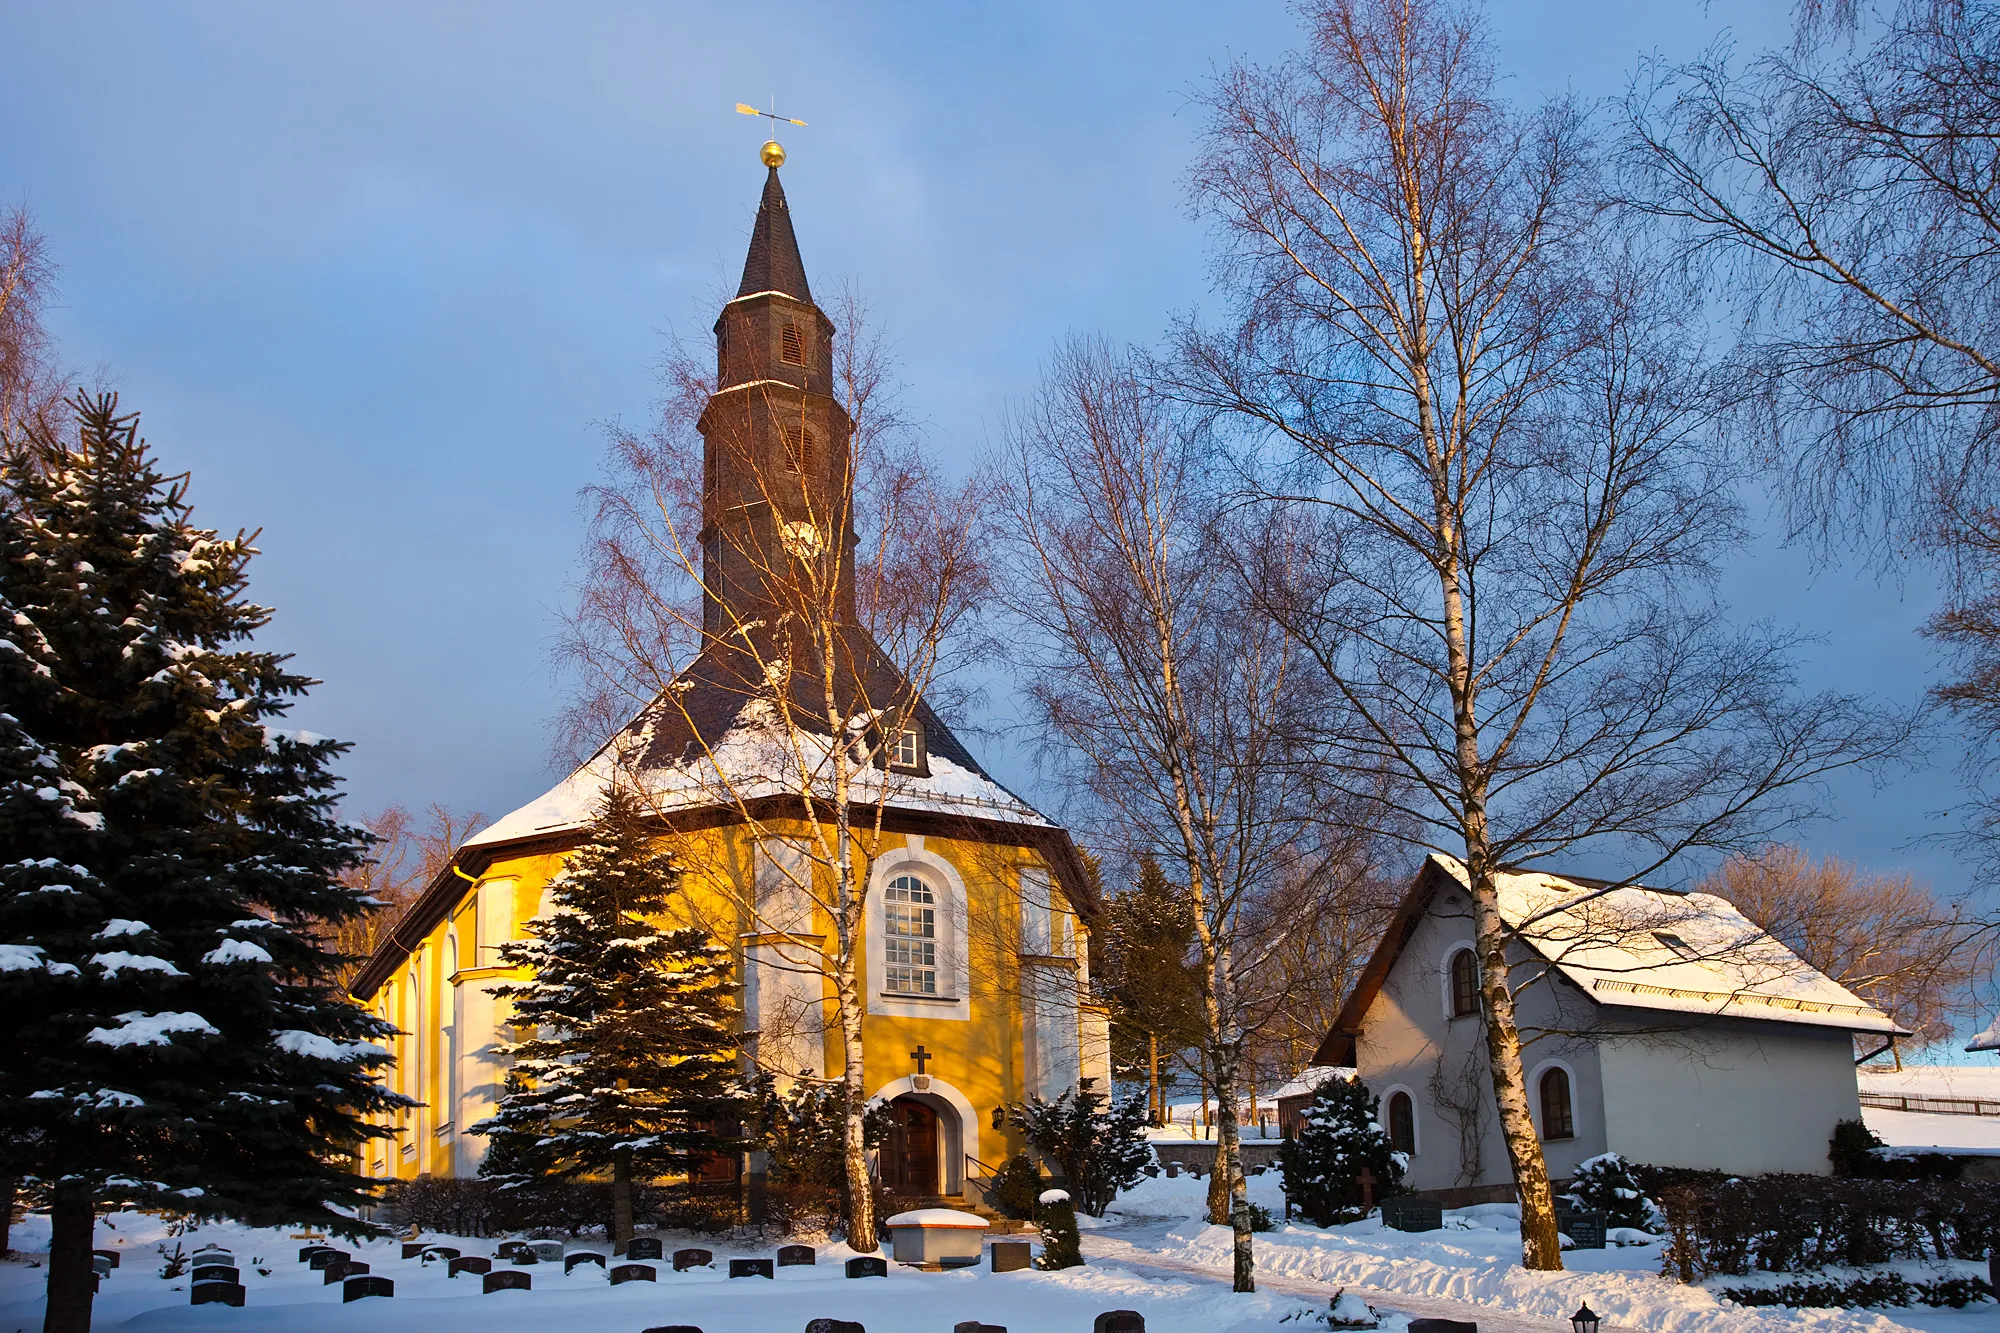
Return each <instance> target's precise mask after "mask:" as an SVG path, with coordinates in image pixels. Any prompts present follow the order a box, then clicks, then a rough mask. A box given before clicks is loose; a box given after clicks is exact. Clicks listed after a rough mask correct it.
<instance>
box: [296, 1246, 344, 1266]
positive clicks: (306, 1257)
mask: <svg viewBox="0 0 2000 1333" xmlns="http://www.w3.org/2000/svg"><path fill="white" fill-rule="evenodd" d="M334 1252H335V1251H334V1248H333V1247H332V1246H331V1245H307V1246H305V1247H304V1248H303V1249H301V1250H300V1251H299V1262H300V1263H302V1264H309V1263H311V1262H312V1259H313V1256H314V1255H315V1254H332V1253H334Z"/></svg>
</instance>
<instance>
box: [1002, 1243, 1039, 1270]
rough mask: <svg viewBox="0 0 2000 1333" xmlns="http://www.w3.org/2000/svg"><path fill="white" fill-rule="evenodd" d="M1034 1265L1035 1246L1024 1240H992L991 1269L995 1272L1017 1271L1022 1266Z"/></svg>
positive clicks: (1022, 1267) (1029, 1266)
mask: <svg viewBox="0 0 2000 1333" xmlns="http://www.w3.org/2000/svg"><path fill="white" fill-rule="evenodd" d="M1034 1266H1035V1247H1034V1246H1032V1245H1030V1244H1029V1243H1028V1242H1027V1241H1025V1240H996V1241H994V1242H993V1271H994V1272H996V1273H1018V1272H1020V1271H1021V1270H1022V1269H1024V1268H1033V1267H1034Z"/></svg>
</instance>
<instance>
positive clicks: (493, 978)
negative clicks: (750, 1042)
mask: <svg viewBox="0 0 2000 1333" xmlns="http://www.w3.org/2000/svg"><path fill="white" fill-rule="evenodd" d="M767 830H768V831H769V832H770V833H771V834H773V835H774V836H777V837H782V836H784V835H785V834H787V833H791V834H794V835H796V834H798V833H801V832H803V829H801V828H794V829H790V830H787V829H783V828H776V827H771V826H767ZM873 847H874V852H875V855H874V857H873V861H872V864H873V865H874V866H875V867H876V873H875V875H874V876H873V877H872V879H871V883H870V884H869V886H868V892H869V898H870V911H869V913H868V923H867V924H866V925H864V928H863V933H862V941H861V951H862V955H863V957H862V960H861V976H862V977H863V978H864V981H865V982H866V983H867V984H868V985H869V986H870V990H869V996H868V1002H867V1003H866V1004H865V1005H864V1018H863V1021H862V1042H863V1048H864V1051H865V1056H864V1058H865V1061H866V1068H867V1076H866V1080H865V1082H866V1086H867V1088H868V1091H869V1094H870V1095H871V1096H875V1095H878V1094H886V1095H888V1096H892V1097H893V1096H895V1095H898V1094H900V1093H905V1092H918V1093H920V1094H921V1095H923V1096H924V1097H926V1098H927V1099H931V1100H932V1103H933V1105H941V1104H943V1103H949V1105H950V1106H951V1108H952V1109H954V1110H955V1111H956V1113H957V1115H956V1119H957V1121H958V1122H959V1126H960V1133H961V1138H960V1140H959V1141H958V1143H956V1144H955V1145H953V1147H955V1149H956V1151H957V1153H958V1155H959V1156H960V1157H961V1158H970V1159H973V1160H972V1161H970V1162H952V1161H949V1160H947V1161H946V1162H945V1163H944V1166H945V1167H946V1170H947V1177H946V1179H947V1187H949V1185H950V1184H956V1183H957V1182H958V1180H959V1178H960V1172H959V1171H958V1170H953V1169H952V1168H953V1167H962V1169H963V1173H964V1174H965V1175H969V1176H974V1177H976V1176H981V1175H985V1174H987V1173H988V1172H989V1171H990V1170H991V1169H994V1168H997V1167H998V1166H999V1165H1000V1164H1001V1163H1002V1162H1004V1161H1005V1160H1006V1158H1007V1157H1008V1156H1010V1155H1011V1154H1013V1153H1015V1152H1017V1151H1019V1150H1020V1148H1021V1146H1022V1145H1021V1141H1020V1138H1019V1135H1018V1134H1017V1132H1016V1131H1014V1130H1013V1129H1012V1127H1011V1126H1006V1125H1004V1123H1003V1125H1002V1126H1000V1127H997V1128H996V1127H995V1125H994V1123H993V1121H994V1118H995V1113H996V1110H997V1109H998V1108H1001V1107H1004V1106H1006V1105H1008V1104H1010V1103H1013V1102H1017V1101H1020V1100H1022V1099H1024V1098H1025V1097H1026V1096H1029V1095H1032V1094H1034V1093H1036V1092H1048V1093H1050V1094H1052V1093H1053V1092H1054V1091H1055V1090H1056V1089H1055V1086H1054V1085H1053V1084H1050V1085H1048V1086H1046V1087H1045V1086H1041V1085H1040V1081H1038V1080H1035V1079H1032V1078H1031V1072H1032V1071H1031V1066H1032V1065H1033V1062H1034V1059H1035V1056H1034V1054H1033V1052H1032V1051H1031V1050H1030V1046H1031V1044H1032V1043H1035V1042H1037V1041H1041V1042H1042V1043H1043V1044H1045V1045H1048V1046H1049V1047H1050V1049H1052V1050H1055V1051H1056V1055H1055V1057H1053V1059H1054V1060H1055V1062H1056V1063H1057V1064H1058V1065H1060V1061H1061V1060H1062V1059H1063V1058H1064V1055H1063V1052H1062V1050H1061V1049H1059V1048H1060V1045H1061V1041H1062V1040H1063V1039H1064V1033H1063V1032H1062V1031H1061V1030H1060V1029H1062V1027H1063V1025H1064V1024H1067V1025H1068V1035H1067V1040H1068V1041H1070V1042H1071V1043H1072V1045H1071V1047H1070V1051H1071V1054H1070V1055H1069V1056H1068V1057H1067V1058H1069V1059H1070V1060H1071V1062H1072V1064H1071V1068H1074V1059H1075V1055H1074V1051H1075V1049H1076V1046H1075V1043H1077V1042H1079V1041H1083V1042H1086V1043H1087V1041H1088V1037H1087V1035H1085V1036H1079V1035H1078V1034H1077V1032H1076V1023H1077V1020H1078V1010H1077V1007H1076V1001H1077V997H1078V996H1080V995H1081V994H1082V993H1083V991H1084V988H1085V985H1086V982H1087V977H1086V976H1085V971H1084V969H1085V967H1086V962H1085V959H1086V957H1087V951H1086V943H1087V940H1086V936H1085V933H1084V931H1083V929H1082V928H1081V924H1080V922H1079V921H1078V920H1077V918H1076V917H1075V915H1074V913H1072V912H1071V911H1069V910H1068V907H1067V904H1065V903H1063V902H1062V900H1061V897H1060V891H1059V890H1054V889H1050V890H1047V891H1044V888H1043V885H1045V884H1048V883H1051V882H1052V881H1053V875H1052V874H1051V873H1050V871H1049V868H1048V867H1047V866H1045V865H1044V864H1043V862H1042V860H1041V858H1040V857H1039V855H1038V854H1037V853H1035V852H1034V851H1033V850H1031V849H1028V848H1023V847H1018V846H1009V845H1006V844H996V843H989V842H983V841H974V840H970V839H958V838H950V837H940V836H928V837H918V836H914V835H913V836H908V837H905V836H902V835H895V834H884V835H881V836H880V837H879V839H877V840H876V841H875V843H874V844H873ZM674 851H675V852H676V854H677V855H678V857H679V858H680V860H681V861H682V863H683V867H684V871H683V873H684V879H683V888H684V894H685V901H686V902H687V903H688V904H689V907H690V912H691V915H692V917H693V918H695V919H696V920H697V921H698V922H699V923H700V924H703V925H705V926H706V927H707V928H708V929H709V930H711V931H712V933H714V935H715V936H716V937H717V938H718V939H720V940H723V941H725V942H727V943H728V945H729V947H730V949H731V953H732V956H733V960H734V962H735V965H736V968H737V977H738V980H739V984H742V983H746V982H749V981H751V977H750V972H751V971H752V970H754V965H753V964H751V959H752V958H753V956H754V955H756V954H758V953H766V954H768V953H769V952H770V951H771V950H772V949H773V948H774V947H780V946H775V945H774V941H781V940H784V939H786V937H785V936H782V935H772V934H770V933H766V932H760V931H759V929H758V927H759V925H760V924H761V925H768V924H770V920H769V917H770V914H771V913H772V912H773V911H774V910H775V909H772V908H769V907H768V906H767V908H766V912H767V916H766V920H765V921H763V922H759V921H758V919H757V917H756V914H755V913H754V912H753V911H752V910H751V908H750V905H749V900H750V899H751V898H752V896H753V891H752V888H751V886H755V885H756V884H757V882H758V881H757V878H756V876H757V866H758V864H759V859H758V856H757V854H756V847H755V844H753V842H752V840H751V839H749V838H748V837H747V836H745V835H744V833H743V832H742V830H740V829H738V828H722V829H716V830H709V831H705V832H697V833H690V834H677V835H675V839H674ZM563 859H564V857H563V856H562V855H561V854H543V855H534V856H523V857H515V858H504V859H501V860H498V861H495V862H494V863H493V864H491V865H490V866H488V867H487V869H486V872H485V874H484V875H482V876H481V877H480V879H479V881H478V884H477V885H476V886H475V885H474V884H473V883H469V882H468V883H467V884H465V886H464V887H465V893H464V896H463V897H462V898H461V900H460V901H459V903H458V905H457V906H456V907H455V908H454V909H453V911H452V912H451V914H450V915H449V917H448V918H447V919H446V920H444V921H443V922H441V923H440V924H439V925H438V926H437V927H435V928H434V929H433V930H432V931H431V932H430V933H429V934H428V935H427V936H426V937H425V938H424V940H423V942H422V943H421V945H419V946H418V947H417V948H416V949H414V950H413V951H412V952H411V954H410V956H409V957H408V958H407V959H406V960H405V961H404V963H403V965H402V966H401V967H399V968H398V969H397V970H396V972H395V973H394V974H393V976H392V977H391V978H390V979H389V980H388V981H387V982H385V983H384V984H383V985H382V986H381V987H380V988H379V989H378V990H377V992H376V993H375V995H374V996H373V997H372V1005H373V1007H374V1009H375V1011H376V1012H377V1013H378V1014H380V1015H381V1016H382V1017H384V1018H386V1019H388V1020H389V1021H391V1022H393V1023H395V1024H396V1025H397V1027H398V1028H399V1029H401V1030H402V1033H403V1035H401V1036H399V1037H397V1038H395V1039H394V1044H393V1053H394V1055H395V1063H394V1066H393V1068H392V1069H391V1070H390V1071H389V1072H388V1074H387V1075H386V1076H385V1077H386V1079H387V1081H388V1082H389V1083H390V1085H391V1086H392V1087H394V1088H396V1089H397V1090H399V1091H402V1092H405V1093H407V1094H409V1095H411V1096H413V1097H416V1098H417V1099H419V1100H420V1101H422V1102H424V1103H425V1105H424V1106H422V1107H420V1108H417V1109H416V1110H413V1111H407V1112H404V1113H402V1114H401V1115H399V1116H397V1117H395V1120H394V1123H395V1124H396V1125H397V1127H398V1128H399V1129H400V1130H401V1131H402V1132H401V1133H400V1134H399V1135H398V1136H397V1138H396V1139H395V1140H393V1141H389V1142H386V1143H378V1144H375V1145H373V1146H371V1148H370V1151H369V1155H368V1158H367V1161H366V1169H367V1170H368V1172H369V1174H371V1175H373V1176H376V1177H378V1178H388V1177H400V1178H411V1177H415V1176H418V1175H422V1174H432V1175H440V1176H444V1175H455V1174H464V1175H469V1174H474V1173H476V1170H477V1160H478V1157H479V1156H480V1155H481V1154H482V1153H483V1151H484V1140H483V1138H482V1137H480V1136H473V1135H467V1134H466V1133H465V1123H470V1122H471V1121H473V1120H475V1119H476V1118H477V1117H478V1115H480V1114H484V1113H485V1112H486V1111H488V1110H490V1107H491V1099H492V1097H493V1096H497V1094H498V1091H499V1088H498V1084H497V1080H498V1076H499V1071H500V1070H501V1069H502V1068H503V1067H504V1061H502V1060H500V1059H499V1058H498V1057H497V1054H496V1053H495V1052H494V1051H493V1049H492V1042H493V1040H495V1039H501V1040H504V1039H505V1038H506V1036H508V1035H511V1034H510V1033H509V1030H508V1027H507V1018H508V1013H507V1010H508V1004H507V1002H506V1001H504V1000H493V999H490V998H487V996H486V992H487V991H488V990H489V989H490V987H491V986H492V985H493V984H495V983H498V982H504V981H506V980H509V979H512V978H515V977H516V976H517V975H518V970H517V969H514V968H510V967H506V966H503V965H500V964H499V962H498V959H497V958H495V957H494V955H493V950H494V949H495V948H496V947H497V945H498V944H499V943H500V942H501V940H502V939H503V938H504V939H520V938H525V931H524V927H525V925H526V923H527V922H528V921H530V920H532V919H533V918H534V917H535V915H536V914H537V913H538V912H539V911H540V910H541V907H542V899H543V896H544V894H545V891H546V888H547V885H548V882H549V881H550V879H552V878H553V877H554V876H555V875H556V873H557V872H558V871H559V870H560V869H561V866H562V863H563ZM899 870H909V871H913V872H914V873H917V874H919V875H920V876H921V877H922V878H923V879H924V880H925V882H926V883H928V884H932V885H934V886H935V887H936V888H939V889H949V890H950V891H951V894H952V895H953V901H951V902H950V903H940V904H939V908H940V910H939V916H940V917H941V918H943V919H944V921H945V926H946V931H947V933H948V935H949V936H950V940H951V942H952V944H953V946H954V947H953V948H947V949H945V950H943V951H941V952H942V953H943V954H944V955H946V956H944V957H941V959H940V962H941V966H940V969H939V983H940V984H939V989H940V991H943V990H946V989H948V988H949V989H952V990H955V991H962V992H963V993H962V995H953V996H950V997H948V998H949V999H950V1000H952V1001H959V1003H953V1004H948V1003H945V1002H943V1001H942V1000H930V1001H913V1000H910V999H908V998H905V997H892V996H888V995H885V994H884V993H883V991H882V983H881V977H882V972H881V968H880V966H879V960H877V959H876V958H874V957H873V956H872V947H871V946H873V944H874V939H873V932H874V931H875V930H879V928H880V927H879V920H880V911H881V899H882V888H883V884H884V882H886V880H887V879H889V878H892V877H893V876H894V874H895V873H897V872H898V871H899ZM822 873H823V872H822ZM946 881H949V883H946ZM1024 883H1025V884H1026V886H1027V888H1026V890H1025V892H1026V894H1027V897H1028V899H1029V902H1030V910H1026V911H1024V904H1023V895H1024V887H1023V886H1024ZM825 890H826V886H825V885H821V886H819V891H818V892H817V893H816V895H815V896H816V897H818V898H820V899H821V900H824V899H825V898H827V897H829V896H830V894H828V893H827V892H826V891H825ZM1044 902H1046V903H1047V904H1048V905H1049V906H1050V907H1051V908H1052V910H1051V911H1050V912H1049V914H1048V919H1047V923H1046V924H1043V923H1042V919H1041V918H1040V917H1039V916H1038V915H1037V914H1036V913H1035V912H1034V911H1033V910H1032V907H1033V906H1039V905H1041V904H1043V903H1044ZM801 925H802V923H801ZM811 931H812V933H814V934H818V935H822V936H826V937H827V938H828V947H829V948H830V947H831V938H830V937H831V933H832V932H831V922H830V920H829V918H828V917H827V915H826V913H825V912H824V910H822V909H820V908H818V907H817V906H814V907H813V909H812V927H811ZM796 947H797V946H796V944H793V945H792V948H793V949H796ZM1024 956H1025V957H1026V958H1027V961H1026V962H1024V961H1023V959H1024ZM871 964H876V966H873V967H871ZM759 975H767V974H763V973H760V974H759ZM818 989H819V994H820V995H821V997H823V999H824V1000H825V1003H824V1006H823V1013H824V1021H825V1023H826V1025H827V1031H826V1032H825V1033H824V1036H823V1037H822V1038H821V1039H820V1040H819V1041H817V1042H816V1043H815V1042H812V1041H811V1040H810V1038H808V1039H807V1040H806V1042H805V1044H804V1045H803V1046H800V1045H794V1046H793V1047H792V1049H791V1051H790V1054H792V1055H793V1056H794V1057H797V1056H799V1055H801V1054H802V1053H803V1055H804V1059H806V1060H808V1061H810V1060H812V1056H813V1055H814V1054H816V1055H817V1060H816V1061H814V1062H813V1063H811V1065H810V1066H809V1067H811V1068H813V1069H814V1070H815V1072H818V1071H825V1072H826V1073H827V1074H830V1075H834V1076H837V1075H838V1074H839V1073H840V1072H841V1071H842V1069H843V1064H844V1062H843V1060H842V1058H841V1049H842V1043H841V1039H840V1032H839V1028H838V1018H837V1014H836V1012H835V1008H834V1005H833V1004H832V1001H831V996H832V993H833V991H832V986H831V982H830V981H822V982H821V984H820V986H819V988H818ZM1026 991H1033V992H1035V993H1036V994H1040V995H1044V996H1047V995H1050V994H1056V995H1062V996H1067V997H1068V1000H1067V1003H1068V1006H1069V1007H1068V1009H1067V1010H1066V1011H1065V1010H1064V1009H1063V1008H1062V1007H1061V1002H1060V1001H1058V1002H1057V1004H1056V1005H1055V1007H1054V1010H1053V1013H1054V1017H1053V1018H1050V1017H1049V1012H1050V1010H1049V1006H1048V1005H1046V1004H1044V1005H1043V1006H1042V1008H1041V1010H1039V1011H1038V1012H1041V1013H1042V1015H1043V1017H1042V1027H1041V1028H1037V1025H1036V1022H1035V1021H1034V1020H1033V1017H1032V1015H1031V1014H1030V1013H1029V1012H1027V1009H1028V1005H1027V1004H1026V1003H1024V992H1026ZM739 995H740V996H741V995H743V991H741V990H739ZM744 998H745V1000H746V1002H747V1001H748V1000H749V998H750V997H748V996H744ZM482 1006H490V1009H489V1008H482ZM1065 1012H1066V1013H1067V1017H1066V1018H1065V1017H1064V1016H1063V1015H1064V1013H1065ZM933 1014H936V1015H937V1016H932V1015H933ZM961 1015H962V1016H961ZM1050 1023H1053V1024H1054V1025H1055V1027H1056V1028H1057V1029H1058V1031H1057V1032H1056V1040H1055V1041H1053V1042H1052V1041H1050V1040H1049V1038H1048V1033H1047V1031H1046V1030H1045V1029H1046V1028H1047V1027H1048V1026H1049V1024H1050ZM1037 1034H1039V1035H1037ZM920 1048H921V1049H922V1050H923V1051H924V1052H925V1053H926V1058H925V1060H924V1064H925V1065H926V1070H925V1073H926V1075H927V1077H928V1079H929V1080H930V1082H929V1085H928V1087H920V1086H918V1081H917V1080H916V1079H915V1078H914V1077H913V1076H915V1075H916V1073H917V1070H916V1065H915V1062H914V1061H913V1059H912V1055H911V1053H912V1052H914V1051H917V1050H918V1049H920ZM1084 1054H1085V1059H1086V1060H1088V1058H1089V1054H1088V1052H1085V1053H1084ZM768 1058H769V1057H768V1055H767V1059H768ZM1045 1058H1049V1057H1045ZM785 1067H787V1068H789V1067H790V1066H789V1065H786V1066H785ZM454 1068H455V1069H456V1070H457V1078H456V1079H455V1080H454V1078H453V1074H452V1070H453V1069H454ZM1083 1072H1084V1073H1085V1074H1086V1075H1088V1074H1089V1073H1091V1072H1092V1071H1091V1070H1090V1069H1085V1070H1084V1071H1083ZM1104 1072H1105V1073H1108V1071H1104ZM1065 1086H1066V1084H1065ZM461 1121H463V1122H464V1123H461ZM943 1155H945V1156H946V1157H949V1156H950V1154H949V1152H946V1153H944V1154H943Z"/></svg>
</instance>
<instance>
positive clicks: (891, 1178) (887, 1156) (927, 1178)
mask: <svg viewBox="0 0 2000 1333" xmlns="http://www.w3.org/2000/svg"><path fill="white" fill-rule="evenodd" d="M940 1138H941V1135H940V1134H939V1133H938V1113H937V1111H936V1110H935V1109H934V1108H933V1107H931V1106H928V1105H926V1104H925V1103H924V1102H922V1101H919V1100H918V1099H917V1098H915V1097H909V1096H904V1097H898V1098H896V1100H894V1101H893V1102H890V1103H889V1139H888V1142H886V1143H884V1144H883V1145H882V1183H883V1184H884V1185H885V1186H887V1187H888V1188H889V1189H891V1190H893V1191H894V1192H895V1193H897V1194H903V1195H910V1196H915V1197H931V1196H934V1195H936V1194H938V1193H939V1192H940V1191H939V1189H938V1158H939V1152H938V1149H939V1146H940V1144H939V1140H940Z"/></svg>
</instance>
